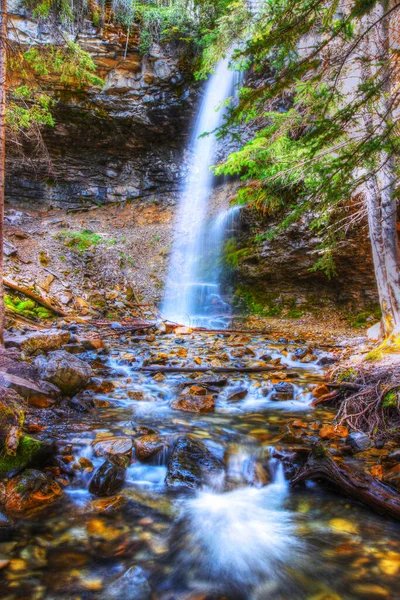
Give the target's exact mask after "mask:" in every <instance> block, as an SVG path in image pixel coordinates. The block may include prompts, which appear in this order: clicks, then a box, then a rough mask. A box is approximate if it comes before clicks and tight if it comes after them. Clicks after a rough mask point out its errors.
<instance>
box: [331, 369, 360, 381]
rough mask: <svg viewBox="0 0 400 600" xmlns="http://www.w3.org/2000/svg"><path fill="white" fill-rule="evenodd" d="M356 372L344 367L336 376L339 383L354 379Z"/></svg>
mask: <svg viewBox="0 0 400 600" xmlns="http://www.w3.org/2000/svg"><path fill="white" fill-rule="evenodd" d="M357 376H358V373H357V371H356V370H355V369H345V370H344V371H342V372H341V373H339V374H338V375H337V377H336V379H337V381H338V382H339V383H341V382H342V381H349V382H352V381H356V379H357Z"/></svg>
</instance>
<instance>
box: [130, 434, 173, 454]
mask: <svg viewBox="0 0 400 600" xmlns="http://www.w3.org/2000/svg"><path fill="white" fill-rule="evenodd" d="M166 447H167V443H166V441H165V440H164V439H163V438H162V437H161V436H160V435H157V434H155V435H154V434H153V435H144V436H142V437H140V438H138V439H137V440H135V451H136V458H137V459H138V460H149V459H150V458H153V457H154V456H156V454H158V453H159V452H161V450H163V449H164V448H166Z"/></svg>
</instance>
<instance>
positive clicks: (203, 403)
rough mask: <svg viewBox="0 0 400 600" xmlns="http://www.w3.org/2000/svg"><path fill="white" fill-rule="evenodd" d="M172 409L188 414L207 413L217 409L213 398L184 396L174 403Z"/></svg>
mask: <svg viewBox="0 0 400 600" xmlns="http://www.w3.org/2000/svg"><path fill="white" fill-rule="evenodd" d="M171 407H172V408H174V409H175V410H184V411H186V412H194V413H206V412H212V411H213V410H214V409H215V401H214V398H213V397H212V396H190V395H182V396H179V397H178V398H176V399H175V400H174V401H173V402H172V404H171Z"/></svg>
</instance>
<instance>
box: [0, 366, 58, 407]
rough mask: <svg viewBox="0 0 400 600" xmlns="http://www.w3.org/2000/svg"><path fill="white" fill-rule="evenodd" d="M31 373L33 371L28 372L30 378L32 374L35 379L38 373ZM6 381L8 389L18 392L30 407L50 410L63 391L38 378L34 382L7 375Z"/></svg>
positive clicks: (5, 376) (5, 375) (10, 374)
mask: <svg viewBox="0 0 400 600" xmlns="http://www.w3.org/2000/svg"><path fill="white" fill-rule="evenodd" d="M31 371H33V369H32V370H30V371H28V373H27V374H28V376H29V375H31V374H32V375H33V376H34V377H35V375H36V373H31ZM4 379H5V381H6V384H7V386H8V387H10V388H11V389H13V390H15V391H16V392H18V394H20V395H21V396H22V397H23V398H25V399H26V400H27V401H28V404H29V406H34V407H35V408H49V407H50V406H53V404H54V403H55V402H56V400H57V399H59V398H60V396H61V391H60V389H59V388H58V387H57V386H56V385H53V384H52V383H50V382H49V381H41V380H39V379H38V377H37V376H36V377H35V379H34V380H32V379H26V378H25V377H20V376H18V375H13V374H12V373H5V374H4Z"/></svg>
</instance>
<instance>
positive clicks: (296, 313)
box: [287, 308, 304, 319]
mask: <svg viewBox="0 0 400 600" xmlns="http://www.w3.org/2000/svg"><path fill="white" fill-rule="evenodd" d="M303 315H304V313H303V311H301V310H298V309H296V308H291V309H290V310H289V312H288V314H287V317H288V318H289V319H300V317H302V316H303Z"/></svg>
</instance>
